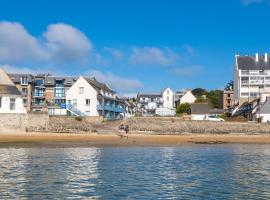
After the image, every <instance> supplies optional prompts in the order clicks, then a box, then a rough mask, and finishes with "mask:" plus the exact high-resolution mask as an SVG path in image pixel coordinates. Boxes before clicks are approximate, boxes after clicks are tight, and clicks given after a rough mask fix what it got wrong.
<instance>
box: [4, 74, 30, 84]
mask: <svg viewBox="0 0 270 200" xmlns="http://www.w3.org/2000/svg"><path fill="white" fill-rule="evenodd" d="M8 75H9V77H10V78H11V80H12V81H13V82H14V83H20V82H21V78H22V77H27V80H28V82H29V83H31V82H32V81H33V80H34V76H33V75H31V74H8Z"/></svg>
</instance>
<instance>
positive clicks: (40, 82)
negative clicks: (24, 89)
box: [35, 79, 44, 87]
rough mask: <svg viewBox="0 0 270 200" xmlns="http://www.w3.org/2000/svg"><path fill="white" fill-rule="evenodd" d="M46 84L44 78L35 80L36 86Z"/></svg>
mask: <svg viewBox="0 0 270 200" xmlns="http://www.w3.org/2000/svg"><path fill="white" fill-rule="evenodd" d="M43 85H44V80H42V79H37V80H35V86H39V87H40V86H43Z"/></svg>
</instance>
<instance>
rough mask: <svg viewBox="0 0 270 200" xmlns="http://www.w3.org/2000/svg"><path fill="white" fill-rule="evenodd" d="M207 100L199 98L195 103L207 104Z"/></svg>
mask: <svg viewBox="0 0 270 200" xmlns="http://www.w3.org/2000/svg"><path fill="white" fill-rule="evenodd" d="M206 102H207V99H206V98H205V97H203V96H198V97H197V99H196V101H195V103H206Z"/></svg>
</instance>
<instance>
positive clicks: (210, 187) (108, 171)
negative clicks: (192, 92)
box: [0, 145, 270, 199]
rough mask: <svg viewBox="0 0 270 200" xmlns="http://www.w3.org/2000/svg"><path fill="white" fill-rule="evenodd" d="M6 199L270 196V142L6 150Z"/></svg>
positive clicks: (2, 169)
mask: <svg viewBox="0 0 270 200" xmlns="http://www.w3.org/2000/svg"><path fill="white" fill-rule="evenodd" d="M0 182H1V184H0V199H68V198H69V199H270V145H198V146H196V145H191V146H181V147H130V148H126V147H121V148H95V147H76V148H74V147H73V148H54V147H45V146H44V147H27V148H20V147H16V148H14V147H9V148H5V147H2V148H0Z"/></svg>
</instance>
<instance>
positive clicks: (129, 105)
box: [123, 98, 137, 118]
mask: <svg viewBox="0 0 270 200" xmlns="http://www.w3.org/2000/svg"><path fill="white" fill-rule="evenodd" d="M123 101H124V102H125V117H126V118H129V117H134V116H135V114H136V112H137V105H136V102H134V101H133V99H130V98H123Z"/></svg>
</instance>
